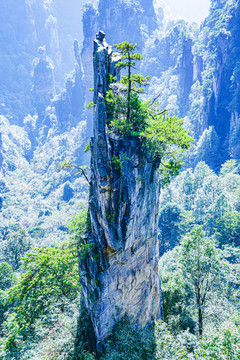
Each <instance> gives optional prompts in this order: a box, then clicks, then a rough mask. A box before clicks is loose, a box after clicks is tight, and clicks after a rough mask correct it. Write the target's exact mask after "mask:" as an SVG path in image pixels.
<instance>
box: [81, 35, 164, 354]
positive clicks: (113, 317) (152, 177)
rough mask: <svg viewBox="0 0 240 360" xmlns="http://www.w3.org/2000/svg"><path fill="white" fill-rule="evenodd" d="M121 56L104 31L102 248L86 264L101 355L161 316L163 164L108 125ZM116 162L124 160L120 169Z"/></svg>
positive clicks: (96, 195) (87, 296)
mask: <svg viewBox="0 0 240 360" xmlns="http://www.w3.org/2000/svg"><path fill="white" fill-rule="evenodd" d="M118 59H119V58H118V57H117V56H116V55H114V54H113V52H112V47H111V46H109V45H108V44H107V42H106V40H105V34H104V33H103V32H99V33H98V35H97V37H96V40H95V41H94V55H93V61H94V137H93V138H92V141H91V151H92V158H91V187H90V199H89V214H90V218H91V231H90V235H89V237H88V241H89V242H92V243H93V244H94V248H93V250H92V251H91V252H90V254H89V256H88V257H87V258H85V259H84V260H82V261H81V262H80V278H81V289H82V296H83V300H84V303H85V306H86V309H87V311H88V314H89V316H90V319H91V324H92V327H93V329H94V334H95V338H96V345H97V349H98V350H100V349H101V343H102V341H103V340H104V339H105V338H106V337H107V336H108V335H109V329H112V328H113V326H114V325H115V323H116V322H117V321H119V320H120V319H121V318H122V317H123V316H124V315H125V314H128V315H129V316H130V318H131V320H132V322H133V323H137V324H140V325H141V326H143V327H144V326H145V325H146V324H148V323H149V322H151V321H153V320H156V319H159V318H161V316H162V311H161V291H160V278H159V274H158V258H159V244H158V239H157V226H158V206H159V191H160V188H159V182H158V177H157V166H158V164H157V163H156V162H155V161H154V160H153V159H152V158H147V157H146V156H145V155H144V153H143V151H142V149H141V141H140V139H139V138H137V137H128V138H121V139H120V138H119V137H118V136H117V135H115V134H114V133H110V132H109V129H108V126H107V115H106V111H105V101H104V96H105V93H106V90H107V74H108V73H110V74H111V75H113V76H114V75H116V74H117V69H116V66H115V65H114V64H115V63H116V62H117V61H118ZM114 159H118V160H119V161H118V162H117V164H115V162H114Z"/></svg>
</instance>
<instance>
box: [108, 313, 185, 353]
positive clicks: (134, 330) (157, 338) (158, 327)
mask: <svg viewBox="0 0 240 360" xmlns="http://www.w3.org/2000/svg"><path fill="white" fill-rule="evenodd" d="M125 359H131V360H152V359H159V360H160V359H168V360H171V359H172V360H179V359H186V350H185V349H184V347H183V346H181V345H180V343H178V342H177V341H175V339H174V338H173V336H172V335H171V334H170V333H169V332H168V330H167V329H166V324H164V323H162V322H159V323H156V324H154V325H153V326H148V327H146V328H145V329H141V328H140V327H138V326H133V325H131V324H130V321H129V319H128V317H127V316H126V317H125V318H123V319H122V320H121V321H120V322H119V323H118V324H117V325H116V326H115V328H114V330H113V332H112V334H111V335H110V336H109V339H108V340H107V343H106V349H105V352H104V354H103V356H102V357H101V360H125Z"/></svg>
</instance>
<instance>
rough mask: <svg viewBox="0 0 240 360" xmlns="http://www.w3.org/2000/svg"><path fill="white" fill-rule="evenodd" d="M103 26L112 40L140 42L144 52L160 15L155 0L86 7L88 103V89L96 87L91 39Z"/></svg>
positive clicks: (87, 95)
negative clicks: (154, 4)
mask: <svg viewBox="0 0 240 360" xmlns="http://www.w3.org/2000/svg"><path fill="white" fill-rule="evenodd" d="M99 28H101V29H103V30H104V31H105V32H106V33H108V34H109V41H110V42H111V43H114V44H118V43H120V42H122V41H126V40H127V41H129V42H131V43H137V45H138V50H139V51H140V52H141V51H142V49H143V47H144V42H145V41H146V38H147V36H149V35H151V33H152V32H153V31H154V30H155V29H156V28H157V17H156V14H155V11H154V7H153V1H152V0H138V1H128V0H119V1H112V0H100V1H99V3H98V8H97V9H95V8H94V7H93V6H91V5H89V6H86V8H85V12H84V15H83V34H84V42H83V49H82V63H83V74H84V76H83V82H84V86H85V89H86V93H85V99H86V104H88V103H89V102H90V101H92V99H91V96H92V94H91V93H90V92H89V90H88V89H89V88H92V87H93V70H92V38H93V36H94V35H95V34H96V32H97V31H98V29H99ZM87 123H88V125H89V129H88V134H91V135H92V120H91V116H90V115H89V114H88V119H87Z"/></svg>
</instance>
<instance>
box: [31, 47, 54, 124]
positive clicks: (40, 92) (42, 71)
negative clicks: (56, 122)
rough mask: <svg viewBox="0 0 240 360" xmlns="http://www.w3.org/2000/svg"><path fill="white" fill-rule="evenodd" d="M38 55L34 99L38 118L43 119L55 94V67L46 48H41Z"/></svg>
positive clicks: (34, 69)
mask: <svg viewBox="0 0 240 360" xmlns="http://www.w3.org/2000/svg"><path fill="white" fill-rule="evenodd" d="M38 53H39V57H38V58H37V59H35V62H34V68H33V97H34V102H35V106H36V110H37V113H38V117H39V118H40V119H43V118H44V116H45V110H46V107H47V106H48V105H50V102H51V99H52V98H53V96H54V94H55V81H54V73H53V69H54V67H53V64H52V62H51V59H50V58H49V57H48V56H47V55H46V48H45V47H44V46H42V47H39V49H38Z"/></svg>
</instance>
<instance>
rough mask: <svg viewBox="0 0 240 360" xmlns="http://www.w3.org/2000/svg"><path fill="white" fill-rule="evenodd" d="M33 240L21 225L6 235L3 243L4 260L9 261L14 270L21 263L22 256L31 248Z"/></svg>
mask: <svg viewBox="0 0 240 360" xmlns="http://www.w3.org/2000/svg"><path fill="white" fill-rule="evenodd" d="M30 247H31V241H30V239H29V237H28V235H27V233H26V231H25V230H23V229H22V228H21V227H20V226H18V225H17V226H15V230H14V231H12V232H10V233H9V234H8V235H7V236H6V240H4V241H3V243H2V249H1V255H2V258H3V260H4V261H6V262H8V263H9V264H10V265H11V266H12V267H13V269H14V270H17V269H18V268H19V267H20V265H21V258H22V256H24V254H25V253H26V252H27V251H28V250H29V249H30Z"/></svg>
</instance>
